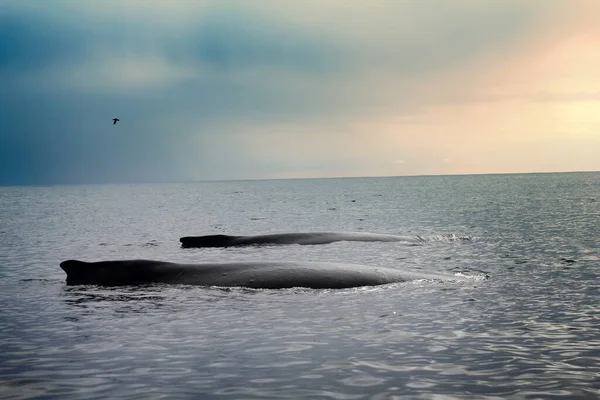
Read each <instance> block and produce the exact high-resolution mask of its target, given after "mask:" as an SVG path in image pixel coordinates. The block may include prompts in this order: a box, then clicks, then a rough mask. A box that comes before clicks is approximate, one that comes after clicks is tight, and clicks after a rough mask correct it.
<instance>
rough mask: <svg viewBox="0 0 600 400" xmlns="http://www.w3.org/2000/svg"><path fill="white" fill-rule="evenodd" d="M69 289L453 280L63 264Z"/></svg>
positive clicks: (328, 266) (327, 266)
mask: <svg viewBox="0 0 600 400" xmlns="http://www.w3.org/2000/svg"><path fill="white" fill-rule="evenodd" d="M60 267H61V268H62V269H63V270H64V271H65V272H66V274H67V285H103V286H120V285H137V284H149V283H166V284H185V285H200V286H223V287H246V288H255V289H284V288H293V287H304V288H312V289H343V288H351V287H360V286H376V285H383V284H388V283H395V282H405V281H410V280H416V279H435V280H454V279H456V278H455V277H453V276H443V275H441V276H436V275H424V274H417V273H411V272H403V271H399V270H395V269H390V268H380V267H369V266H364V265H356V264H342V263H325V262H272V261H269V262H240V263H227V264H177V263H171V262H163V261H153V260H123V261H100V262H84V261H78V260H68V261H63V262H62V263H61V264H60Z"/></svg>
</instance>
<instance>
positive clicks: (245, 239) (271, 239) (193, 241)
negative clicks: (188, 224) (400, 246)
mask: <svg viewBox="0 0 600 400" xmlns="http://www.w3.org/2000/svg"><path fill="white" fill-rule="evenodd" d="M179 241H180V242H181V247H183V248H205V247H234V246H256V245H285V244H300V245H313V244H328V243H333V242H339V241H354V242H400V241H403V242H411V243H412V242H420V241H422V240H421V239H420V238H419V237H414V238H413V237H407V236H399V235H388V234H379V233H368V232H306V233H303V232H299V233H275V234H268V235H256V236H230V235H206V236H185V237H182V238H180V239H179Z"/></svg>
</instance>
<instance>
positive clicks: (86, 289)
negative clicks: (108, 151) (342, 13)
mask: <svg viewBox="0 0 600 400" xmlns="http://www.w3.org/2000/svg"><path fill="white" fill-rule="evenodd" d="M314 231H353V232H374V233H388V234H396V235H402V236H406V237H407V238H408V239H415V240H407V241H406V242H402V241H401V242H367V243H362V242H336V243H331V244H326V245H307V246H301V245H289V246H260V247H243V248H212V249H182V248H181V247H180V245H179V238H180V237H182V236H196V235H208V234H219V233H223V234H228V235H256V234H266V233H284V232H314ZM417 239H418V240H417ZM135 258H144V259H156V260H165V261H176V262H230V261H237V260H245V261H255V262H256V261H273V260H293V261H333V262H348V263H354V264H364V265H371V266H384V267H389V268H397V269H401V270H407V271H417V272H427V273H444V274H450V275H457V276H461V277H463V278H465V279H464V280H456V281H447V282H440V281H436V282H433V281H415V282H406V283H396V284H391V285H383V286H377V287H362V288H354V289H343V290H311V289H302V288H295V289H284V290H251V289H240V288H237V289H233V288H203V287H193V286H177V285H146V286H138V287H129V286H125V287H117V288H107V287H95V286H66V284H65V274H64V272H63V271H62V270H61V268H60V267H59V263H60V262H61V261H63V260H67V259H79V260H83V261H101V260H120V259H135ZM599 278H600V173H599V172H589V173H583V172H582V173H550V174H511V175H469V176H467V175H464V176H422V177H386V178H344V179H298V180H265V181H227V182H191V183H164V184H131V185H129V184H120V185H78V186H75V185H74V186H45V187H0V298H1V300H2V307H1V309H0V397H1V398H3V399H33V398H35V399H107V398H110V399H159V398H168V399H192V398H193V399H269V398H273V399H284V398H290V399H340V400H351V399H558V398H565V399H592V398H599V397H600V296H599V295H600V285H599V283H598V282H599Z"/></svg>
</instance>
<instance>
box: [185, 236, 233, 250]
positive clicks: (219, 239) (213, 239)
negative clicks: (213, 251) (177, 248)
mask: <svg viewBox="0 0 600 400" xmlns="http://www.w3.org/2000/svg"><path fill="white" fill-rule="evenodd" d="M236 238H237V236H229V235H207V236H186V237H182V238H181V239H179V241H180V242H181V247H184V248H189V247H228V246H231V242H232V241H233V240H234V239H236Z"/></svg>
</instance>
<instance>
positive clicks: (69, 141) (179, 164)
mask: <svg viewBox="0 0 600 400" xmlns="http://www.w3.org/2000/svg"><path fill="white" fill-rule="evenodd" d="M599 49H600V2H599V1H596V0H589V1H588V0H569V1H564V0H528V1H523V0H487V1H479V0H419V1H417V0H387V1H386V0H364V1H361V0H304V1H284V0H260V1H252V0H224V1H223V0H217V1H212V0H206V1H198V0H189V1H188V0H89V1H78V0H46V1H39V0H0V185H46V184H78V183H121V182H157V181H160V182H164V181H198V180H226V179H272V178H276V179H277V178H313V177H350V176H404V175H443V174H485V173H519V172H559V171H599V170H600V51H599ZM115 117H118V118H119V119H120V122H119V123H118V124H116V125H113V124H112V118H115Z"/></svg>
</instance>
